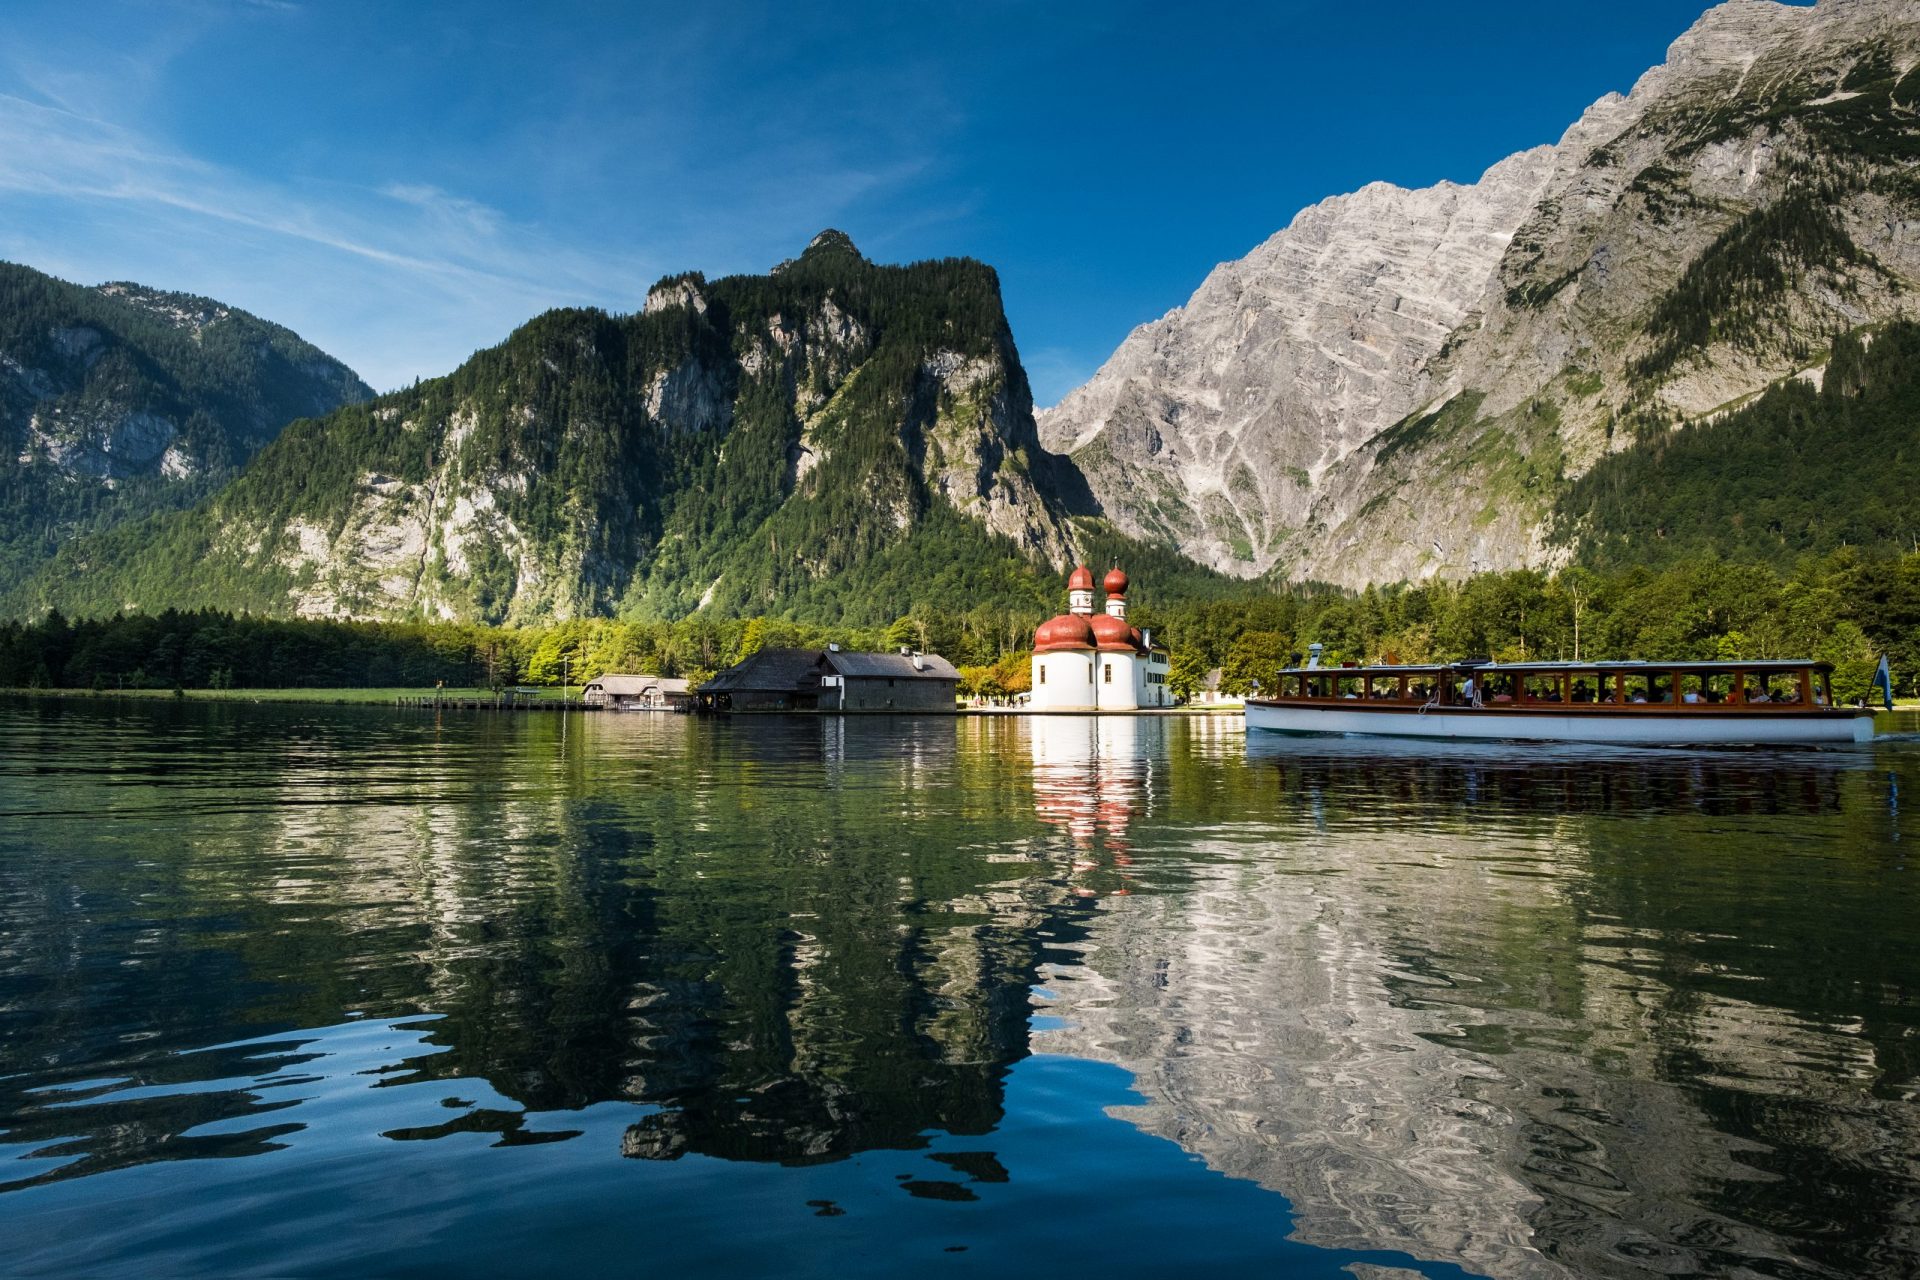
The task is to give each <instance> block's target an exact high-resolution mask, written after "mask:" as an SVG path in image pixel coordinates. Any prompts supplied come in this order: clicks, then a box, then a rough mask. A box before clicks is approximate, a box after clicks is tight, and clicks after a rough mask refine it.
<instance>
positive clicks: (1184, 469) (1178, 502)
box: [1039, 0, 1920, 586]
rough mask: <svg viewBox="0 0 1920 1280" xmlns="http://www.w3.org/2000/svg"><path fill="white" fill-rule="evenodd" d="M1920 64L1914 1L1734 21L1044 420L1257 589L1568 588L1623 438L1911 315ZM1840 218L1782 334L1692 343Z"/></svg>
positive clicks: (1101, 482)
mask: <svg viewBox="0 0 1920 1280" xmlns="http://www.w3.org/2000/svg"><path fill="white" fill-rule="evenodd" d="M1916 63H1920V3H1915V0H1820V2H1819V3H1818V4H1817V5H1815V6H1813V7H1803V6H1791V5H1785V4H1778V3H1772V2H1771V0H1731V2H1730V3H1726V4H1722V5H1720V6H1718V7H1716V8H1714V9H1711V10H1709V11H1708V12H1707V13H1706V14H1704V15H1703V16H1702V17H1701V18H1700V20H1699V21H1698V22H1697V23H1696V24H1695V25H1694V26H1693V27H1692V29H1690V30H1689V31H1687V32H1686V33H1685V34H1684V35H1682V36H1681V37H1680V38H1679V39H1678V40H1676V41H1675V42H1674V43H1673V45H1672V46H1671V47H1670V48H1669V50H1668V53H1667V59H1666V61H1665V63H1664V64H1662V65H1661V66H1658V67H1655V68H1653V69H1652V70H1650V71H1648V72H1646V73H1645V74H1644V75H1643V76H1642V77H1641V78H1640V79H1639V81H1638V82H1637V83H1636V84H1635V85H1634V87H1633V89H1632V92H1631V93H1629V94H1627V95H1625V96H1622V95H1620V94H1617V93H1615V94H1608V95H1606V96H1605V97H1602V98H1600V99H1599V100H1598V101H1596V102H1595V103H1594V104H1593V105H1592V106H1591V107H1589V108H1588V109H1587V111H1586V112H1585V113H1583V115H1582V116H1581V117H1580V119H1579V120H1578V121H1576V122H1575V123H1574V124H1573V125H1572V126H1571V127H1570V128H1569V129H1568V130H1567V131H1566V133H1565V134H1564V135H1563V136H1562V138H1561V139H1560V140H1559V142H1558V143H1556V144H1553V145H1551V146H1541V147H1535V148H1532V149H1530V150H1527V151H1522V152H1520V153H1518V154H1516V155H1513V156H1509V157H1508V158H1506V159H1504V160H1502V161H1500V162H1499V163H1497V164H1495V165H1493V166H1492V167H1491V168H1489V169H1488V170H1487V171H1486V173H1485V174H1484V175H1483V176H1482V177H1481V178H1480V179H1479V180H1478V181H1477V182H1474V183H1471V184H1468V185H1460V184H1455V183H1450V182H1442V183H1439V184H1437V185H1435V186H1432V187H1427V188H1423V189H1419V190H1406V189H1403V188H1400V187H1395V186H1392V185H1390V184H1387V183H1383V182H1377V183H1372V184H1369V185H1368V186H1366V187H1363V188H1361V189H1360V190H1359V191H1356V192H1353V193H1352V194H1349V195H1343V196H1334V197H1330V198H1329V199H1326V200H1323V201H1321V202H1320V203H1319V204H1316V205H1313V206H1311V207H1309V208H1307V209H1304V210H1302V211H1301V212H1300V213H1299V214H1298V215H1297V216H1296V217H1295V218H1294V219H1293V221H1292V222H1291V223H1290V224H1289V225H1288V226H1287V227H1286V228H1285V229H1283V230H1281V231H1279V232H1277V233H1276V234H1275V235H1273V236H1272V237H1270V238H1269V239H1268V240H1267V241H1266V242H1265V243H1263V244H1262V245H1260V246H1259V247H1257V248H1256V249H1254V250H1253V252H1251V253H1249V254H1248V255H1247V256H1246V257H1245V258H1242V259H1239V260H1237V261H1233V262H1227V263H1223V264H1221V265H1220V266H1219V267H1217V268H1216V269H1215V270H1214V271H1213V272H1212V273H1211V274H1209V276H1208V277H1207V279H1206V280H1205V281H1204V282H1203V283H1202V284H1201V286H1200V288H1199V289H1198V290H1196V291H1195V293H1194V295H1193V297H1192V298H1190V299H1189V300H1188V301H1187V303H1186V304H1185V305H1183V306H1181V307H1178V308H1176V309H1174V310H1173V311H1171V312H1169V313H1168V314H1167V315H1165V316H1163V317H1162V318H1161V319H1159V320H1157V321H1154V322H1152V323H1149V324H1146V325H1142V326H1141V327H1140V328H1138V329H1136V330H1135V331H1134V332H1133V333H1132V334H1130V335H1129V336H1128V337H1127V339H1126V340H1125V341H1124V342H1123V343H1122V344H1121V346H1120V347H1119V349H1118V350H1117V351H1115V353H1114V355H1113V356H1112V357H1111V358H1110V359H1109V360H1108V361H1107V363H1106V364H1105V365H1104V366H1102V368H1101V369H1100V370H1099V371H1098V372H1097V373H1096V374H1095V375H1094V377H1093V378H1092V379H1091V380H1090V381H1089V382H1088V383H1087V384H1086V385H1084V386H1082V387H1081V388H1079V389H1078V390H1076V391H1074V392H1073V393H1071V394H1070V395H1068V396H1067V397H1066V398H1065V399H1063V400H1062V401H1061V403H1060V404H1059V405H1058V406H1056V407H1054V408H1052V409H1048V410H1043V411H1042V412H1041V413H1040V414H1039V427H1040V433H1041V439H1042V442H1043V443H1044V444H1045V445H1046V446H1047V447H1049V448H1051V449H1054V450H1057V451H1062V452H1066V453H1069V454H1071V455H1072V457H1073V458H1074V460H1075V462H1076V463H1078V464H1079V466H1080V467H1081V469H1082V470H1083V471H1084V472H1085V473H1086V475H1087V478H1088V481H1089V483H1090V484H1091V486H1092V488H1093V491H1094V493H1095V495H1096V496H1097V497H1098V499H1099V501H1100V503H1101V505H1102V506H1103V507H1104V509H1105V511H1106V514H1107V515H1108V516H1110V517H1111V518H1113V519H1114V520H1115V521H1116V523H1118V524H1119V525H1120V526H1121V527H1122V528H1124V529H1126V530H1127V531H1129V532H1131V533H1134V534H1136V535H1140V536H1145V537H1151V538H1155V539H1158V540H1163V541H1166V542H1169V543H1171V544H1173V545H1176V546H1178V547H1179V548H1180V549H1181V550H1183V551H1185V552H1186V553H1188V554H1189V555H1192V556H1194V557H1195V558H1196V559H1199V560H1201V561H1203V562H1205V563H1208V564H1211V565H1213V566H1215V567H1216V568H1219V569H1222V570H1225V571H1228V572H1232V573H1236V574H1240V575H1242V576H1254V575H1258V574H1262V573H1267V572H1270V571H1271V572H1275V573H1277V574H1278V575H1279V576H1283V577H1288V578H1293V579H1303V578H1316V579H1322V580H1329V581H1334V582H1339V583H1343V584H1346V585H1353V586H1359V585H1363V584H1364V583H1367V582H1384V581H1394V580H1402V579H1408V578H1420V577H1430V576H1434V575H1442V576H1462V575H1465V574H1467V573H1471V572H1475V571H1479V570H1484V569H1490V568H1505V567H1513V566H1517V565H1523V564H1541V563H1551V562H1552V561H1553V560H1554V559H1555V558H1556V556H1561V555H1564V554H1565V546H1566V544H1567V538H1566V531H1565V530H1562V531H1560V533H1561V535H1562V536H1561V537H1560V538H1558V539H1556V538H1554V537H1553V536H1552V535H1553V534H1554V532H1555V531H1554V530H1553V528H1552V520H1551V505H1552V500H1553V497H1554V495H1555V494H1556V492H1558V490H1559V489H1560V488H1561V487H1563V486H1564V485H1565V484H1566V482H1567V481H1568V480H1570V479H1571V478H1572V477H1574V476H1577V475H1578V474H1579V473H1580V472H1581V471H1583V470H1585V469H1586V468H1587V467H1589V466H1591V465H1592V463H1593V462H1594V461H1595V460H1597V459H1598V458H1600V457H1602V456H1604V455H1605V454H1606V453H1607V452H1608V451H1609V450H1610V449H1614V448H1620V447H1624V446H1625V445H1626V444H1627V443H1629V442H1630V441H1631V440H1632V439H1633V438H1635V436H1634V434H1633V433H1632V432H1631V431H1626V430H1621V429H1620V428H1621V427H1622V426H1624V425H1626V424H1628V423H1630V422H1632V423H1639V422H1645V421H1660V422H1666V423H1671V422H1674V421H1682V420H1690V419H1694V418H1698V417H1700V416H1701V415H1705V414H1708V413H1711V412H1712V411H1714V410H1716V409H1718V408H1720V407H1723V406H1725V405H1726V404H1728V403H1729V402H1732V401H1735V400H1738V399H1740V398H1741V397H1744V396H1747V395H1750V394H1751V393H1753V392H1755V391H1757V390H1759V389H1761V388H1762V387H1764V386H1766V385H1767V384H1768V383H1770V382H1772V381H1774V380H1777V379H1779V378H1781V377H1784V376H1789V375H1791V374H1793V373H1794V372H1795V371H1796V370H1797V369H1799V368H1800V367H1802V366H1803V365H1804V364H1805V363H1807V362H1808V360H1809V358H1810V357H1809V352H1810V351H1813V350H1823V349H1824V345H1825V340H1826V339H1829V338H1830V337H1831V336H1832V335H1833V334H1834V333H1836V332H1841V331H1845V330H1850V329H1854V328H1859V327H1861V326H1863V325H1868V324H1873V323H1876V322H1879V321H1883V320H1887V319H1891V318H1894V317H1896V316H1900V315H1907V314H1911V313H1912V308H1913V304H1912V302H1911V298H1912V297H1913V289H1912V288H1911V285H1912V284H1913V283H1914V282H1915V281H1920V230H1917V228H1920V199H1916V198H1915V189H1914V187H1913V186H1912V184H1911V183H1910V181H1909V182H1903V180H1902V174H1906V175H1910V174H1911V164H1910V162H1908V163H1904V164H1903V162H1902V161H1901V159H1900V155H1901V149H1900V147H1899V146H1886V145H1883V144H1885V143H1886V142H1887V141H1888V138H1889V137H1892V138H1895V139H1905V140H1909V141H1910V139H1911V136H1912V132H1913V130H1914V128H1915V123H1914V119H1915V116H1914V107H1915V106H1917V105H1920V84H1916V79H1920V78H1916V77H1914V76H1912V75H1910V73H1911V72H1912V70H1913V68H1914V66H1915V64H1916ZM1845 113H1852V114H1851V116H1848V115H1846V114H1845ZM1816 197H1817V200H1816V202H1817V203H1818V204H1820V205H1821V206H1822V207H1823V208H1826V209H1830V210H1831V213H1832V217H1833V219H1834V224H1835V230H1836V232H1837V233H1838V235H1839V236H1840V238H1841V240H1842V241H1843V242H1848V243H1850V244H1851V245H1853V246H1857V248H1858V250H1860V252H1859V254H1858V255H1857V260H1847V259H1848V258H1849V255H1845V254H1841V255H1837V260H1835V261H1817V262H1804V263H1803V262H1795V263H1791V264H1789V266H1790V267H1791V270H1789V271H1788V272H1787V273H1786V274H1788V275H1789V277H1790V278H1791V279H1792V286H1791V288H1790V289H1789V290H1788V291H1787V292H1786V293H1785V294H1784V295H1783V296H1781V297H1778V298H1773V299H1769V300H1768V307H1767V310H1768V315H1767V318H1766V322H1765V323H1764V324H1760V325H1758V326H1757V328H1758V330H1759V331H1758V332H1752V331H1749V332H1743V333H1739V334H1728V335H1721V334H1719V333H1717V332H1716V334H1715V336H1714V337H1713V338H1712V339H1711V340H1709V341H1707V342H1705V343H1702V344H1695V345H1694V346H1691V347H1688V346H1685V344H1684V343H1683V344H1682V347H1683V348H1684V349H1670V348H1673V345H1674V341H1675V339H1674V338H1673V335H1672V334H1670V333H1666V332H1665V331H1664V329H1663V326H1665V327H1666V328H1672V327H1673V326H1674V323H1675V322H1674V316H1675V315H1678V314H1681V313H1682V312H1683V311H1684V308H1683V307H1680V306H1678V305H1677V304H1669V305H1668V306H1667V307H1666V308H1665V309H1664V310H1663V309H1662V303H1663V301H1666V300H1668V299H1669V298H1671V297H1672V296H1673V295H1674V293H1675V291H1676V289H1677V288H1679V287H1680V286H1681V284H1682V281H1683V277H1684V276H1685V275H1686V273H1687V272H1688V270H1689V269H1690V268H1691V269H1694V270H1695V271H1696V273H1698V272H1700V271H1703V270H1710V269H1712V268H1713V267H1714V265H1715V264H1714V260H1713V255H1714V254H1715V253H1716V252H1718V253H1720V254H1721V256H1723V257H1726V256H1729V255H1728V254H1727V253H1726V252H1725V247H1724V241H1725V240H1726V238H1727V237H1733V238H1735V239H1736V240H1737V239H1738V237H1739V235H1740V233H1741V230H1742V227H1743V222H1744V221H1745V220H1752V219H1755V218H1758V217H1761V216H1762V215H1764V214H1765V213H1766V212H1767V211H1769V210H1774V211H1775V212H1776V214H1778V213H1779V211H1780V210H1781V209H1783V208H1785V207H1786V206H1785V205H1783V202H1791V201H1795V200H1809V199H1815V198H1816ZM1782 216H1784V215H1782ZM1820 216H1826V215H1825V214H1821V215H1820ZM1764 230H1765V229H1764V227H1762V228H1761V229H1760V231H1759V232H1757V233H1756V234H1760V235H1764ZM1703 259H1705V260H1706V261H1705V265H1704V266H1703V265H1702V264H1703ZM1736 267H1737V264H1736ZM1748 328H1749V330H1751V329H1753V328H1755V326H1748ZM1813 358H1817V357H1813ZM1429 419H1431V420H1429ZM1396 424H1398V427H1396Z"/></svg>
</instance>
